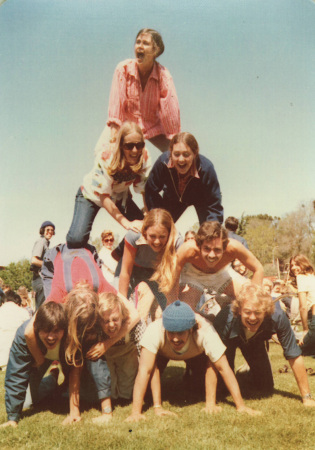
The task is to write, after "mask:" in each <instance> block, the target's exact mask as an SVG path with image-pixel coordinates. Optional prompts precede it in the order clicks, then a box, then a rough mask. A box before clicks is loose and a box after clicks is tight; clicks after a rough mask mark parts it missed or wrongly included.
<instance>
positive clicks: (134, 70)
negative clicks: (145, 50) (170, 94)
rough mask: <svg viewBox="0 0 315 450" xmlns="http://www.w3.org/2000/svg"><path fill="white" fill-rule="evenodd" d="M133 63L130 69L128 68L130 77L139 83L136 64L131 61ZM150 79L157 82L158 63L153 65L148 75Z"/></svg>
mask: <svg viewBox="0 0 315 450" xmlns="http://www.w3.org/2000/svg"><path fill="white" fill-rule="evenodd" d="M133 63H134V64H132V65H131V67H130V75H131V76H133V77H134V78H136V79H137V80H139V81H140V77H139V71H138V66H137V63H136V61H135V60H133ZM150 78H154V79H155V80H159V73H158V63H157V62H155V63H154V65H153V69H152V72H151V73H150V76H149V79H150Z"/></svg>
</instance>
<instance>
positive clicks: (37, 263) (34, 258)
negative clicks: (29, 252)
mask: <svg viewBox="0 0 315 450" xmlns="http://www.w3.org/2000/svg"><path fill="white" fill-rule="evenodd" d="M31 264H34V266H37V267H42V265H43V261H42V260H41V259H39V258H38V257H37V256H32V258H31Z"/></svg>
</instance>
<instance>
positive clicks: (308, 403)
mask: <svg viewBox="0 0 315 450" xmlns="http://www.w3.org/2000/svg"><path fill="white" fill-rule="evenodd" d="M303 406H305V407H306V408H314V407H315V400H313V399H312V398H307V399H305V400H303Z"/></svg>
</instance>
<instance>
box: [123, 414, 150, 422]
mask: <svg viewBox="0 0 315 450" xmlns="http://www.w3.org/2000/svg"><path fill="white" fill-rule="evenodd" d="M140 420H146V418H145V415H144V414H131V415H130V416H129V417H127V419H126V420H125V422H140Z"/></svg>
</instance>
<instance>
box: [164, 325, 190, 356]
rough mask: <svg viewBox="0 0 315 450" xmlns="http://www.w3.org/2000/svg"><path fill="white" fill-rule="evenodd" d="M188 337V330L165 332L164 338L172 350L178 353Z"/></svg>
mask: <svg viewBox="0 0 315 450" xmlns="http://www.w3.org/2000/svg"><path fill="white" fill-rule="evenodd" d="M189 335H190V330H185V331H181V332H174V331H166V337H167V339H168V341H169V343H170V345H171V347H172V349H173V350H175V351H176V352H179V351H180V350H182V348H183V347H184V346H185V345H186V343H187V341H188V339H189Z"/></svg>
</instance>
